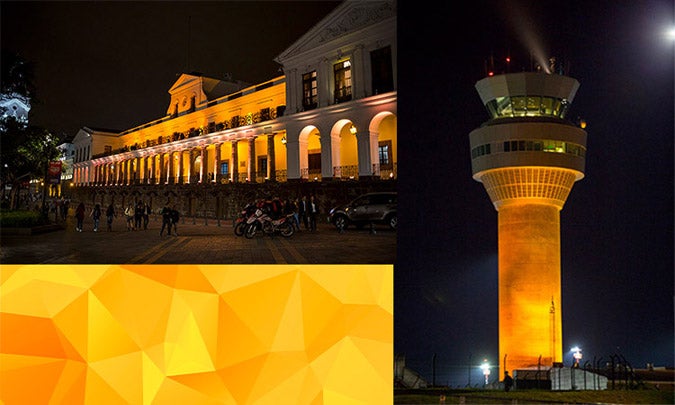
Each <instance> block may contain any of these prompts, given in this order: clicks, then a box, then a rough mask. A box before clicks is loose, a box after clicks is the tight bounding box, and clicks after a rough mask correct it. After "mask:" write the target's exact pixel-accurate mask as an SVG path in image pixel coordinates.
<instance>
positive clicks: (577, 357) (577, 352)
mask: <svg viewBox="0 0 675 405" xmlns="http://www.w3.org/2000/svg"><path fill="white" fill-rule="evenodd" d="M570 351H571V352H572V357H573V358H574V364H573V365H572V367H574V368H579V361H581V358H582V357H583V356H582V354H581V349H580V348H579V346H574V347H573V348H572V350H570Z"/></svg>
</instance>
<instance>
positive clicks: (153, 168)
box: [149, 155, 157, 184]
mask: <svg viewBox="0 0 675 405" xmlns="http://www.w3.org/2000/svg"><path fill="white" fill-rule="evenodd" d="M149 159H150V172H151V176H150V178H151V182H150V184H157V172H156V168H157V162H156V160H157V155H152V156H150V158H149Z"/></svg>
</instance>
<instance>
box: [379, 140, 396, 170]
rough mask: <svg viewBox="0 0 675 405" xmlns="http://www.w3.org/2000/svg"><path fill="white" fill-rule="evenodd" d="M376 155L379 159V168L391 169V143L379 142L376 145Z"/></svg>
mask: <svg viewBox="0 0 675 405" xmlns="http://www.w3.org/2000/svg"><path fill="white" fill-rule="evenodd" d="M378 154H379V157H380V168H381V169H391V168H392V160H393V159H392V157H391V141H380V142H379V143H378Z"/></svg>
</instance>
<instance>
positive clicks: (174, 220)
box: [169, 205, 180, 236]
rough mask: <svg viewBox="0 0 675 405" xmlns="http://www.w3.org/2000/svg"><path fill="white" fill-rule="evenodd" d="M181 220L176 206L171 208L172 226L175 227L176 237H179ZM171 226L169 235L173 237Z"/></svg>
mask: <svg viewBox="0 0 675 405" xmlns="http://www.w3.org/2000/svg"><path fill="white" fill-rule="evenodd" d="M179 219H180V213H179V212H178V210H177V209H176V206H175V205H174V206H173V207H172V208H171V226H173V233H174V235H176V236H178V220H179ZM171 226H170V227H169V235H171Z"/></svg>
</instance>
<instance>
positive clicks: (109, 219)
mask: <svg viewBox="0 0 675 405" xmlns="http://www.w3.org/2000/svg"><path fill="white" fill-rule="evenodd" d="M116 216H117V215H116V214H115V207H114V206H113V204H112V203H110V205H108V208H107V209H106V210H105V218H106V223H107V224H108V232H112V223H113V218H114V217H116Z"/></svg>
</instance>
